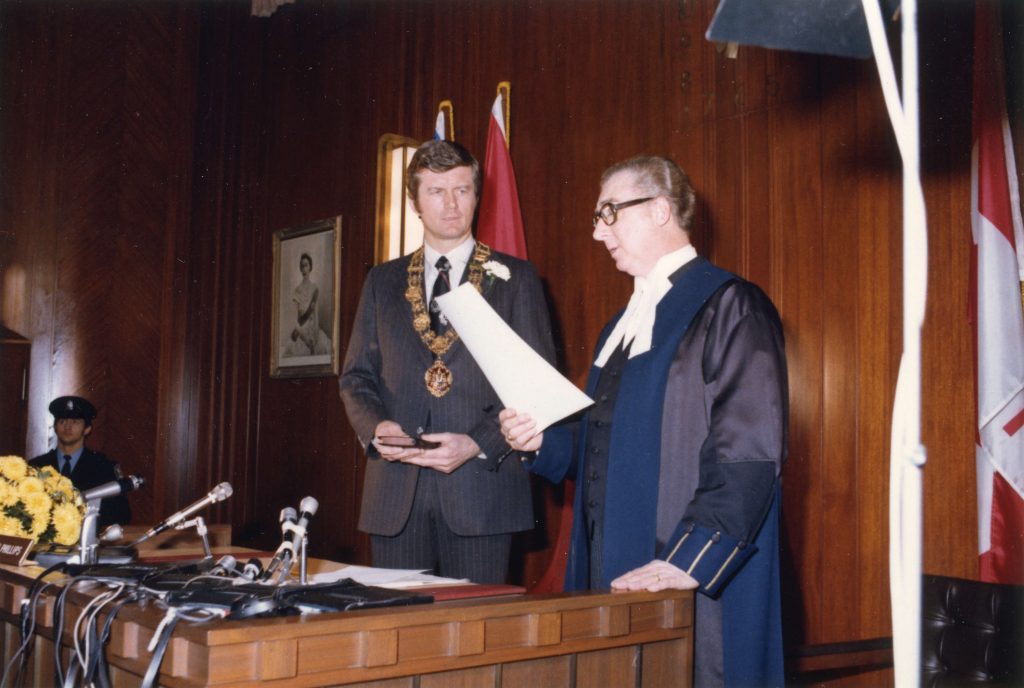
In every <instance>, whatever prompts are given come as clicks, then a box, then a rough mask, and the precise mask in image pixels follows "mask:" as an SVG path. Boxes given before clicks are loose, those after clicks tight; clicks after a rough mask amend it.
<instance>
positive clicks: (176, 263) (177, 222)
mask: <svg viewBox="0 0 1024 688" xmlns="http://www.w3.org/2000/svg"><path fill="white" fill-rule="evenodd" d="M167 21H168V33H169V34H170V36H169V37H168V38H167V39H166V40H167V41H168V43H169V48H168V50H169V54H168V57H167V60H166V63H165V64H166V65H170V66H171V69H172V70H173V73H174V75H175V76H174V79H173V80H172V82H171V84H170V86H169V89H170V91H171V93H172V94H173V97H174V99H173V103H174V105H175V113H174V116H172V117H169V121H168V122H167V130H166V132H165V136H166V138H167V139H168V142H169V145H168V147H167V150H166V151H165V156H166V158H165V160H166V165H167V171H166V178H165V180H164V185H165V193H166V198H167V201H166V203H165V205H164V207H163V208H162V212H163V217H162V219H163V222H164V235H163V243H164V252H163V265H162V269H161V274H162V291H161V296H160V322H161V328H160V330H161V331H160V343H159V363H158V367H159V382H158V388H157V390H156V395H157V410H156V428H157V432H156V435H155V437H154V452H155V459H154V462H153V466H152V469H151V470H152V473H151V476H152V477H153V479H154V483H155V484H154V485H152V486H151V487H150V488H149V490H148V494H149V495H152V499H151V500H150V501H151V505H150V507H149V509H150V511H149V514H148V518H147V515H146V514H145V513H142V512H140V517H139V519H137V520H138V521H139V522H145V521H146V520H149V521H155V520H156V519H157V518H162V517H163V515H165V514H169V513H171V509H175V508H177V506H178V505H179V504H180V503H181V502H179V500H178V498H177V496H178V494H179V490H178V486H179V476H180V475H181V474H182V473H185V472H187V470H183V467H188V466H194V465H195V462H196V454H197V445H198V435H197V426H198V416H199V413H200V410H199V406H198V395H199V389H198V384H197V380H198V376H197V374H196V366H195V365H193V362H194V360H195V355H194V354H195V347H194V346H193V343H194V342H195V341H196V339H195V332H196V328H195V327H194V326H193V325H192V322H193V312H192V308H193V307H194V305H195V301H194V300H193V299H192V298H191V294H192V286H191V285H192V283H193V279H192V277H193V272H192V262H193V261H192V259H191V258H192V253H191V249H192V246H193V245H194V244H193V241H192V233H191V231H190V227H191V223H192V220H193V208H194V197H193V193H192V184H193V178H194V175H195V174H197V172H195V169H196V166H195V164H194V163H195V160H196V152H195V149H194V145H193V143H194V141H196V138H197V137H196V133H197V113H198V102H197V101H198V84H197V82H196V79H195V75H196V74H197V66H198V64H199V37H200V30H199V22H200V11H199V8H198V6H194V5H189V6H183V5H178V6H177V7H176V11H175V12H173V13H171V14H169V16H168V18H167ZM136 501H139V500H136ZM211 520H212V519H211Z"/></svg>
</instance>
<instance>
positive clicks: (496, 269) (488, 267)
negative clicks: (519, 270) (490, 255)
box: [483, 260, 512, 282]
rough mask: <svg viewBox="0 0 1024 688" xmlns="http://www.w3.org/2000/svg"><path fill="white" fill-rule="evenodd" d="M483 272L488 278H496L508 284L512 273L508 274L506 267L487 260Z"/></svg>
mask: <svg viewBox="0 0 1024 688" xmlns="http://www.w3.org/2000/svg"><path fill="white" fill-rule="evenodd" d="M483 267H484V272H486V273H487V276H488V277H491V278H495V277H496V278H498V279H500V280H501V281H502V282H508V280H509V278H511V277H512V273H511V272H509V269H508V266H507V265H505V264H504V263H499V262H498V261H496V260H489V261H487V262H486V263H484V266H483Z"/></svg>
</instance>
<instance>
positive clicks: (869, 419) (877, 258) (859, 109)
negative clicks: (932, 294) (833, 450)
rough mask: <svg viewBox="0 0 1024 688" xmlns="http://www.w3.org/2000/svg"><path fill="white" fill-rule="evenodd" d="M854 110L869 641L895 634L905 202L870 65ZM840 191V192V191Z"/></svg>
mask: <svg viewBox="0 0 1024 688" xmlns="http://www.w3.org/2000/svg"><path fill="white" fill-rule="evenodd" d="M856 72H857V73H856V78H857V83H858V88H857V93H856V98H855V102H854V103H853V104H852V109H854V110H855V114H856V126H857V130H856V136H855V139H854V140H853V141H852V142H851V143H852V145H851V146H849V147H848V148H850V151H849V152H848V153H846V154H845V155H846V156H847V157H849V159H850V160H849V162H848V163H847V164H848V165H850V166H852V167H853V168H854V169H853V170H852V172H853V174H854V175H855V178H854V179H853V180H851V182H852V183H854V184H855V186H852V187H850V186H848V187H847V188H846V191H845V192H846V193H852V194H854V195H855V196H856V199H857V223H858V227H857V243H856V249H855V250H856V260H857V263H858V265H859V266H860V270H859V275H858V281H857V282H856V291H857V294H858V297H857V313H856V317H857V322H858V330H857V335H858V344H857V355H858V358H857V368H858V384H857V389H856V394H857V399H856V401H857V405H856V414H857V418H858V423H857V440H856V441H857V444H856V446H857V464H856V473H855V474H854V475H853V476H852V478H854V479H855V480H856V484H857V492H858V501H857V510H856V512H855V514H856V517H855V520H856V523H857V524H858V533H857V535H858V540H859V544H858V552H859V554H860V560H859V562H858V563H859V567H858V573H859V574H861V575H866V576H869V577H871V579H872V580H871V582H870V583H868V584H865V585H862V586H860V589H859V595H860V605H859V606H858V607H857V608H856V615H857V616H858V617H859V624H860V630H861V633H862V635H861V637H868V638H870V637H880V636H885V635H888V634H889V633H890V632H891V631H890V621H889V614H890V610H889V585H888V580H889V578H888V560H889V527H888V522H889V521H888V518H889V516H888V515H889V464H890V461H889V431H890V428H891V426H892V404H893V395H894V390H895V388H896V375H897V370H898V366H899V356H900V351H901V350H902V332H901V329H900V323H901V322H902V320H901V319H902V313H903V310H902V300H901V298H900V296H899V292H900V289H901V287H902V277H901V275H902V258H901V256H902V240H901V238H900V228H901V227H902V207H903V206H902V202H903V201H902V199H903V195H902V193H901V191H900V187H899V184H898V183H897V182H896V179H897V178H898V172H897V171H896V170H897V169H898V167H899V158H898V153H897V152H896V150H895V145H894V138H893V134H892V128H891V126H890V125H889V123H888V117H887V116H886V115H885V110H884V102H883V101H882V94H881V90H880V89H879V88H878V87H877V83H876V79H877V76H876V74H875V68H874V65H872V64H867V63H862V64H860V65H859V66H858V68H857V70H856ZM838 191H839V190H837V192H838Z"/></svg>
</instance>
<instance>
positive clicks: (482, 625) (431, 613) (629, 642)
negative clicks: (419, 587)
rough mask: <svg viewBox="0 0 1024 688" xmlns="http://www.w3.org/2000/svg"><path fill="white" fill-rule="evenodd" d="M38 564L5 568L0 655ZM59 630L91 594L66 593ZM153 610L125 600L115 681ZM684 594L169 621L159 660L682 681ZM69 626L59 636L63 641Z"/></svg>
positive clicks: (408, 676) (352, 672)
mask: <svg viewBox="0 0 1024 688" xmlns="http://www.w3.org/2000/svg"><path fill="white" fill-rule="evenodd" d="M33 573H38V569H34V568H27V569H16V568H11V567H0V588H2V592H0V605H2V607H0V621H2V622H3V633H2V636H3V650H4V652H3V656H4V661H5V662H6V660H7V658H9V657H10V656H11V654H12V653H13V651H14V650H15V649H16V648H17V646H18V644H19V641H18V632H17V614H18V609H19V604H20V601H21V599H23V598H24V597H25V596H26V595H27V593H28V589H29V586H30V584H31V580H32V575H33ZM68 598H69V608H68V616H67V619H68V624H67V626H66V628H67V627H68V626H70V625H71V620H72V619H74V618H76V617H77V614H78V612H79V611H80V610H81V608H82V607H83V606H84V605H85V604H86V603H87V602H88V600H89V599H90V595H89V594H88V592H78V591H77V590H74V591H72V593H71V594H70V595H69V596H68ZM52 603H53V597H52V596H50V597H49V598H48V599H47V602H46V610H47V613H46V614H42V613H40V615H39V620H40V621H41V622H42V624H41V627H40V628H38V629H37V640H36V650H35V653H34V659H33V666H32V668H31V671H32V676H31V679H30V680H31V681H32V682H33V684H34V685H48V684H50V683H52V681H53V678H52V671H53V670H52V667H53V642H52V638H53V629H52V627H51V621H50V619H51V615H52V607H53V604H52ZM161 618H162V613H161V612H160V611H159V610H157V609H154V608H153V607H152V606H150V607H149V608H147V609H140V608H138V607H135V606H125V607H124V608H123V609H122V610H121V612H120V613H119V614H118V617H117V620H116V621H115V623H114V627H113V634H112V637H111V641H110V644H109V645H108V648H107V658H108V662H109V663H110V665H111V676H112V679H113V681H114V684H115V686H128V685H137V684H138V683H139V681H140V680H141V677H142V675H143V674H144V672H145V670H146V667H147V665H148V663H149V657H150V655H149V653H148V652H147V651H146V645H147V643H148V642H149V639H150V638H151V637H152V635H153V632H154V630H155V628H156V626H157V624H158V623H159V621H160V619H161ZM692 622H693V593H692V592H683V591H670V592H665V593H621V594H603V593H577V594H566V595H541V596H510V597H498V598H478V599H471V600H459V601H451V602H435V603H434V604H431V605H417V606H411V607H394V608H391V609H385V610H364V611H355V612H344V613H334V614H321V615H307V616H302V617H288V618H276V619H256V620H251V621H218V622H213V623H209V624H204V625H198V626H190V625H188V624H187V623H185V622H184V621H183V622H181V623H179V624H178V627H177V629H176V630H175V632H174V637H173V639H172V641H171V644H170V646H169V647H168V650H167V654H166V655H165V656H164V660H163V664H162V667H161V674H160V684H161V685H166V686H203V685H207V686H244V685H251V684H253V683H258V682H262V681H269V682H273V685H275V686H324V685H356V686H363V687H364V688H370V687H371V686H372V687H373V688H413V687H414V686H419V687H420V688H435V687H439V686H462V687H466V688H470V687H472V688H475V687H477V686H489V687H490V686H494V687H500V688H513V687H519V686H522V687H528V688H548V687H552V686H566V687H569V686H572V687H577V686H578V687H583V686H594V687H598V686H601V687H604V686H623V687H626V686H636V687H638V688H639V687H641V686H642V687H643V688H651V687H653V686H672V687H677V686H684V687H685V686H690V685H691V683H692V671H691V666H692ZM69 640H70V633H69V632H68V631H66V632H65V643H68V642H69Z"/></svg>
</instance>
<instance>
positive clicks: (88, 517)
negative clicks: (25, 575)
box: [37, 497, 138, 565]
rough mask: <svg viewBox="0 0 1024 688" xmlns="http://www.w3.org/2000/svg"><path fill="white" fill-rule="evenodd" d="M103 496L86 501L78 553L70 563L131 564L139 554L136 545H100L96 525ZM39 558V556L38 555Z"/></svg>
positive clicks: (72, 557) (70, 559)
mask: <svg viewBox="0 0 1024 688" xmlns="http://www.w3.org/2000/svg"><path fill="white" fill-rule="evenodd" d="M102 501H103V498H102V497H94V498H92V499H88V500H86V502H85V517H84V518H83V519H82V530H81V534H80V535H79V538H78V554H77V555H75V556H71V557H70V558H69V559H68V560H67V562H68V563H69V564H86V565H88V564H130V563H131V562H133V561H135V558H136V557H137V556H138V553H137V552H136V550H135V548H134V547H102V548H101V547H100V546H99V537H98V536H97V534H96V526H97V524H98V523H99V519H100V502H102ZM37 559H38V557H37Z"/></svg>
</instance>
